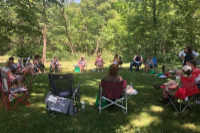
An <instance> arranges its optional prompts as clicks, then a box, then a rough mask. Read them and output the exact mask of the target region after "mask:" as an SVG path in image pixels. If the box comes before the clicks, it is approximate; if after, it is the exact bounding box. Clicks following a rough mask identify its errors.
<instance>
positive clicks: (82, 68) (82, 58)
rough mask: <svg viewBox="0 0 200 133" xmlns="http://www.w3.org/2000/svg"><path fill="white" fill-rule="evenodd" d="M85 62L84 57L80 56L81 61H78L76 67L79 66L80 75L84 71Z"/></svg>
mask: <svg viewBox="0 0 200 133" xmlns="http://www.w3.org/2000/svg"><path fill="white" fill-rule="evenodd" d="M86 63H87V62H86V60H85V57H84V56H83V55H82V56H81V59H80V60H78V63H77V64H78V66H79V69H80V72H81V73H82V72H83V71H84V67H85V65H86Z"/></svg>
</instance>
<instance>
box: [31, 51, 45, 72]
mask: <svg viewBox="0 0 200 133" xmlns="http://www.w3.org/2000/svg"><path fill="white" fill-rule="evenodd" d="M33 64H34V65H35V66H36V67H37V68H38V71H39V73H42V71H41V70H43V72H44V73H45V66H44V64H42V59H41V58H40V56H39V55H35V57H34V60H33Z"/></svg>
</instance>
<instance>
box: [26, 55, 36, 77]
mask: <svg viewBox="0 0 200 133" xmlns="http://www.w3.org/2000/svg"><path fill="white" fill-rule="evenodd" d="M25 66H26V68H27V69H28V70H29V71H30V72H31V74H32V75H33V76H36V74H37V73H36V71H35V70H34V65H33V64H32V63H31V61H30V57H28V58H27V60H26V63H25Z"/></svg>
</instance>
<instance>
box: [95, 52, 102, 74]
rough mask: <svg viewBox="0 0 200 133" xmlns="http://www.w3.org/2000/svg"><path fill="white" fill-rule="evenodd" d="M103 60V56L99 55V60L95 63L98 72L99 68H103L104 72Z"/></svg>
mask: <svg viewBox="0 0 200 133" xmlns="http://www.w3.org/2000/svg"><path fill="white" fill-rule="evenodd" d="M103 63H104V62H103V59H102V58H101V54H98V55H97V58H96V60H95V62H94V64H95V65H96V66H97V69H98V72H99V67H101V70H102V72H103Z"/></svg>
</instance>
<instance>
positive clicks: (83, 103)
mask: <svg viewBox="0 0 200 133" xmlns="http://www.w3.org/2000/svg"><path fill="white" fill-rule="evenodd" d="M81 104H82V110H85V102H84V101H82V102H81Z"/></svg>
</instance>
